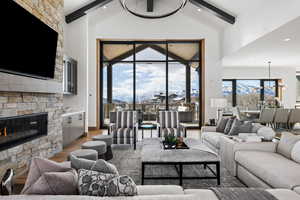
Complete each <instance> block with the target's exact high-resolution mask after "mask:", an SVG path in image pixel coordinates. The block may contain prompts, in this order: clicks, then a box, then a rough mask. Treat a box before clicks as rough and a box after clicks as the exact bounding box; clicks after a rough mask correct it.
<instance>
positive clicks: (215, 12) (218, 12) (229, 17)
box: [190, 0, 236, 24]
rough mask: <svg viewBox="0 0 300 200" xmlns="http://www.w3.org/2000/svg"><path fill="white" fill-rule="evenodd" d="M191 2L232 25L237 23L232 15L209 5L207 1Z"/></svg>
mask: <svg viewBox="0 0 300 200" xmlns="http://www.w3.org/2000/svg"><path fill="white" fill-rule="evenodd" d="M190 2H191V3H192V4H194V5H196V6H197V7H200V8H203V9H206V10H207V11H209V12H210V13H212V14H213V15H215V16H217V17H219V18H220V19H222V20H224V21H226V22H228V23H230V24H234V23H235V21H236V18H235V17H234V16H232V15H231V14H229V13H227V12H225V11H224V10H221V9H220V8H217V7H216V6H214V5H212V4H210V3H208V2H207V1H204V0H190Z"/></svg>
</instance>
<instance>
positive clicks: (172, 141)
mask: <svg viewBox="0 0 300 200" xmlns="http://www.w3.org/2000/svg"><path fill="white" fill-rule="evenodd" d="M165 142H166V143H167V144H176V143H177V137H176V136H175V135H174V134H167V135H166V136H165Z"/></svg>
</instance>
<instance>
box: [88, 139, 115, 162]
mask: <svg viewBox="0 0 300 200" xmlns="http://www.w3.org/2000/svg"><path fill="white" fill-rule="evenodd" d="M92 139H93V140H94V141H103V142H105V143H106V149H107V150H106V153H105V160H111V159H112V158H113V152H112V149H111V145H112V143H113V138H112V136H111V135H96V136H94V137H93V138H92Z"/></svg>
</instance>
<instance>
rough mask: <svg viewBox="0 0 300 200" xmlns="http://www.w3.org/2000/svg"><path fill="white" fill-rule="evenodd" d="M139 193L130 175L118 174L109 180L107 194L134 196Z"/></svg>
mask: <svg viewBox="0 0 300 200" xmlns="http://www.w3.org/2000/svg"><path fill="white" fill-rule="evenodd" d="M134 195H137V188H136V185H135V183H134V181H133V180H132V179H131V178H130V177H129V176H118V177H115V178H113V179H112V180H111V181H110V182H109V186H108V187H107V196H134Z"/></svg>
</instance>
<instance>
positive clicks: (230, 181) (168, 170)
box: [110, 144, 245, 189]
mask: <svg viewBox="0 0 300 200" xmlns="http://www.w3.org/2000/svg"><path fill="white" fill-rule="evenodd" d="M141 148H142V145H141V144H138V145H137V150H136V151H134V150H133V147H130V146H124V145H122V146H117V145H114V146H113V154H114V158H113V159H112V160H110V162H111V163H113V164H114V165H116V167H117V168H118V170H119V173H120V174H121V175H128V176H130V177H132V178H133V180H134V181H135V183H136V184H137V185H140V184H141ZM183 172H184V176H186V177H195V176H213V174H212V173H211V172H210V171H209V170H208V169H206V170H205V169H204V168H203V166H200V165H199V166H195V165H193V166H185V167H184V169H183ZM145 176H174V177H177V176H178V175H177V172H176V169H175V167H174V166H167V165H161V166H160V165H157V166H146V169H145ZM144 184H145V185H178V184H179V180H171V179H170V180H145V182H144ZM183 187H184V188H189V189H195V188H198V189H199V188H201V189H205V188H209V187H218V186H217V181H216V180H215V179H213V180H209V179H207V180H197V179H196V180H183ZM219 187H245V185H244V184H242V183H241V182H240V181H239V180H238V179H237V178H236V177H234V176H231V175H230V174H229V172H228V171H227V170H226V169H225V168H223V167H221V185H220V186H219Z"/></svg>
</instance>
